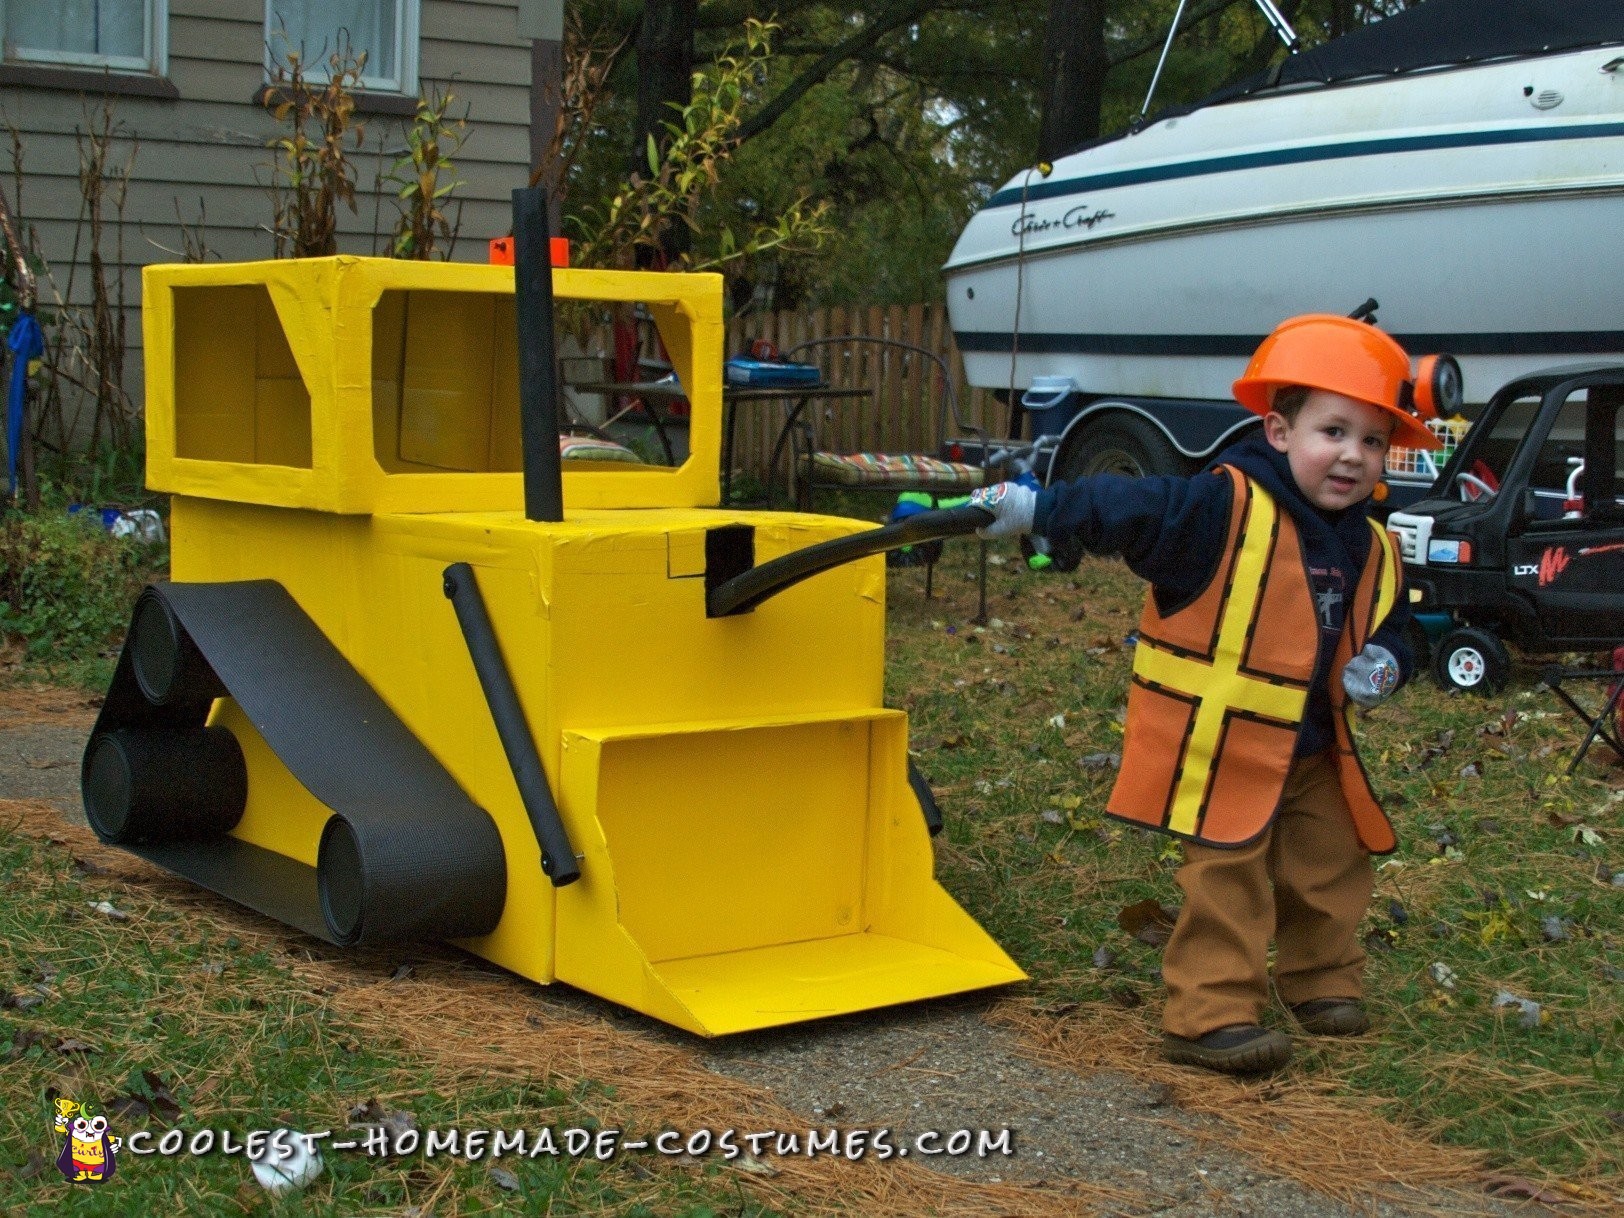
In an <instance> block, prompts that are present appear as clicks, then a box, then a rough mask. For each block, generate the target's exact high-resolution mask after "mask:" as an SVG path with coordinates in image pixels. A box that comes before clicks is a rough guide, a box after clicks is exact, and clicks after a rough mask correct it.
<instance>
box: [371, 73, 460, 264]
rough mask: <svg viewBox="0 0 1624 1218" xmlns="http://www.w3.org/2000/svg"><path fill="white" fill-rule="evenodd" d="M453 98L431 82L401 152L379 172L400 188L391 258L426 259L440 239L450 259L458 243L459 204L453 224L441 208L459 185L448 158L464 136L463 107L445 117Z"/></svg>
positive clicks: (433, 251)
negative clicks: (459, 113)
mask: <svg viewBox="0 0 1624 1218" xmlns="http://www.w3.org/2000/svg"><path fill="white" fill-rule="evenodd" d="M456 98H457V95H456V94H455V93H453V92H452V91H451V90H450V89H446V90H444V91H441V90H440V89H439V88H438V87H436V86H432V85H431V86H430V87H429V88H428V90H427V91H425V92H424V94H423V95H422V96H421V97H419V98H418V99H417V114H416V116H415V117H414V118H413V119H412V121H411V122H410V123H408V124H407V126H406V154H405V155H404V156H402V157H398V158H397V159H396V160H395V163H394V166H393V167H392V168H391V169H390V171H389V172H388V173H387V174H385V175H384V176H383V181H384V182H389V183H392V184H394V185H395V186H397V187H398V188H399V189H398V191H397V192H396V198H397V205H398V206H399V207H400V219H399V220H398V221H397V222H396V223H395V232H394V240H393V242H392V243H391V245H390V253H391V255H392V256H394V257H396V258H410V259H415V260H417V261H420V262H426V261H428V260H430V259H431V258H433V257H434V253H435V249H436V247H437V246H438V245H439V243H440V242H442V241H443V242H444V243H445V252H444V255H443V257H444V258H446V259H447V260H449V259H450V257H451V252H452V250H454V249H455V248H456V246H457V230H458V229H459V228H460V227H461V224H462V220H461V216H462V205H461V203H459V204H458V205H457V216H458V220H457V223H456V224H453V223H452V222H451V221H450V220H449V219H448V218H447V217H446V214H445V212H444V210H442V209H443V208H444V207H445V206H446V200H447V199H449V198H450V196H451V193H452V192H453V191H454V190H456V189H457V187H459V186H461V185H463V183H462V182H460V181H457V180H456V179H455V178H454V177H453V175H454V174H455V173H456V169H455V167H454V166H453V165H452V163H451V158H452V157H453V156H455V155H456V153H457V152H458V150H459V149H461V148H462V145H463V142H464V141H465V140H466V139H467V138H468V136H467V127H468V112H467V108H466V107H464V109H463V116H462V117H461V118H448V117H447V113H448V111H449V110H450V109H451V103H452V102H453V101H455V100H456ZM380 185H381V183H380Z"/></svg>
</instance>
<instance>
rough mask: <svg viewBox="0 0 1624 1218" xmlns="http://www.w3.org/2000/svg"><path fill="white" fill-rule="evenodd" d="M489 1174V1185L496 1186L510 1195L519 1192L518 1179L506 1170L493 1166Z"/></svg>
mask: <svg viewBox="0 0 1624 1218" xmlns="http://www.w3.org/2000/svg"><path fill="white" fill-rule="evenodd" d="M490 1172H491V1183H492V1184H494V1185H496V1187H497V1188H500V1189H505V1190H506V1191H508V1192H510V1193H516V1192H518V1191H519V1177H517V1176H515V1175H514V1174H513V1173H512V1172H510V1171H509V1170H508V1169H507V1168H505V1167H495V1166H493V1167H492V1168H491V1169H490Z"/></svg>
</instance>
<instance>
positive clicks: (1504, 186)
mask: <svg viewBox="0 0 1624 1218" xmlns="http://www.w3.org/2000/svg"><path fill="white" fill-rule="evenodd" d="M1610 54H1611V53H1610V52H1608V51H1607V50H1605V49H1597V50H1590V51H1585V52H1579V53H1573V54H1568V55H1562V56H1552V57H1548V58H1545V59H1539V60H1535V61H1531V62H1518V63H1512V64H1498V65H1488V66H1482V67H1476V68H1467V69H1456V70H1450V71H1444V72H1437V73H1430V74H1425V75H1424V76H1421V77H1418V78H1413V79H1402V80H1384V81H1378V82H1373V83H1368V84H1359V85H1351V86H1342V87H1339V88H1334V89H1332V88H1327V89H1321V90H1317V91H1313V92H1307V93H1301V94H1294V95H1291V96H1287V97H1274V98H1267V99H1260V100H1251V101H1246V102H1240V103H1230V104H1227V105H1220V106H1214V107H1211V108H1209V109H1208V110H1200V111H1196V112H1194V113H1192V114H1190V115H1186V116H1182V117H1180V118H1179V119H1176V120H1170V121H1169V122H1167V123H1162V124H1157V125H1156V126H1155V127H1152V128H1149V129H1147V130H1145V131H1144V132H1141V133H1140V134H1139V135H1137V136H1131V137H1127V138H1126V139H1123V140H1118V141H1113V142H1111V143H1109V144H1104V145H1100V146H1097V147H1094V148H1091V149H1087V150H1085V151H1083V152H1081V153H1078V154H1075V155H1074V156H1073V157H1070V158H1066V159H1065V160H1062V161H1061V162H1060V163H1058V164H1057V165H1056V167H1055V170H1054V172H1053V173H1052V174H1051V175H1049V176H1048V177H1047V178H1038V177H1037V176H1035V175H1025V176H1023V177H1021V178H1017V179H1015V180H1013V181H1012V182H1011V183H1010V185H1009V186H1007V187H1006V188H1005V189H1004V190H1002V191H1000V192H998V194H997V195H995V196H994V197H993V199H992V200H991V201H990V202H989V204H988V206H987V207H985V208H984V209H983V210H982V211H981V212H980V213H978V214H977V215H976V216H975V217H974V218H973V219H972V220H971V222H970V224H969V225H968V226H967V227H966V229H965V232H964V233H963V234H962V235H961V238H960V241H959V243H958V246H957V247H956V248H955V250H954V253H953V256H952V258H951V259H950V261H949V263H948V265H947V267H946V268H945V269H946V273H947V277H948V291H947V295H948V305H949V313H950V316H951V319H952V323H953V329H954V333H955V336H956V338H957V340H958V342H959V345H960V349H961V351H962V352H963V354H964V359H965V367H966V372H967V374H968V377H969V380H970V382H971V383H972V384H975V385H979V386H986V387H991V388H1010V387H1013V388H1014V389H1016V390H1017V391H1018V390H1020V389H1023V388H1024V387H1026V386H1028V385H1030V384H1031V383H1032V380H1033V378H1034V377H1037V376H1042V375H1050V376H1054V375H1062V376H1070V377H1072V378H1073V380H1074V381H1075V382H1076V383H1077V385H1078V387H1079V389H1080V390H1082V391H1083V392H1084V393H1087V394H1090V395H1132V396H1138V397H1170V398H1186V399H1190V398H1208V399H1214V398H1216V399H1223V398H1227V397H1228V396H1229V386H1230V382H1231V381H1233V380H1234V378H1235V377H1236V376H1238V375H1239V374H1240V372H1241V370H1242V368H1243V367H1244V366H1245V362H1246V359H1247V356H1248V355H1249V354H1250V353H1251V351H1252V349H1253V348H1254V347H1255V346H1256V345H1257V343H1258V341H1259V340H1260V339H1261V338H1262V337H1263V335H1265V334H1266V333H1268V331H1269V330H1270V329H1272V328H1273V326H1274V325H1275V324H1276V323H1277V322H1278V321H1280V320H1281V319H1282V318H1284V317H1289V316H1291V315H1293V314H1297V313H1304V312H1348V311H1351V310H1352V309H1354V308H1355V307H1357V306H1358V305H1359V304H1360V303H1361V302H1363V301H1364V300H1365V299H1367V298H1369V297H1375V298H1376V299H1377V300H1378V301H1379V302H1380V305H1381V309H1380V314H1379V317H1380V322H1381V324H1382V326H1383V328H1385V329H1387V330H1388V331H1389V332H1391V333H1393V334H1394V335H1395V336H1397V337H1398V338H1399V340H1400V341H1401V342H1403V343H1404V345H1405V346H1406V348H1408V349H1409V350H1411V351H1412V352H1414V353H1417V354H1420V353H1424V352H1427V351H1439V350H1443V351H1450V352H1452V353H1453V354H1455V355H1456V356H1457V357H1459V358H1460V360H1461V363H1462V367H1463V370H1464V373H1465V380H1466V392H1467V398H1468V400H1469V401H1477V402H1481V401H1484V400H1486V399H1487V398H1488V396H1489V395H1490V393H1492V392H1493V390H1494V389H1495V388H1496V387H1497V386H1499V385H1501V384H1503V383H1505V382H1506V381H1507V380H1509V379H1511V378H1512V377H1514V376H1519V375H1522V374H1524V373H1526V372H1528V371H1531V370H1533V369H1535V368H1538V367H1542V366H1546V365H1549V364H1551V363H1553V362H1562V361H1563V360H1567V359H1576V358H1585V359H1589V358H1595V357H1604V358H1611V359H1618V358H1624V303H1621V302H1620V299H1619V296H1618V293H1617V292H1616V290H1615V288H1614V285H1616V284H1617V283H1618V282H1620V277H1621V275H1624V242H1620V241H1619V240H1618V239H1617V237H1616V234H1617V233H1619V232H1620V231H1624V79H1619V78H1618V77H1619V75H1620V74H1619V72H1618V71H1616V70H1615V71H1612V72H1608V71H1598V68H1599V67H1600V66H1601V65H1602V64H1603V63H1604V62H1605V61H1607V60H1608V59H1609V57H1610ZM1529 81H1533V82H1534V83H1535V84H1541V83H1544V84H1546V85H1547V86H1548V87H1546V88H1543V89H1541V90H1540V91H1538V92H1536V93H1535V94H1534V95H1533V96H1534V98H1535V99H1536V100H1537V99H1540V98H1542V97H1543V98H1544V99H1545V100H1547V101H1548V100H1549V99H1550V97H1559V98H1560V100H1558V101H1556V102H1555V103H1554V104H1552V105H1551V106H1550V108H1549V110H1548V111H1541V110H1539V109H1538V108H1537V107H1536V106H1535V105H1534V103H1533V102H1532V101H1530V99H1529V96H1528V95H1526V94H1525V92H1524V88H1525V86H1527V82H1529ZM1400 119H1402V120H1403V124H1404V125H1402V126H1400V125H1398V122H1399V120H1400ZM1017 307H1018V309H1019V319H1020V324H1019V327H1018V336H1015V337H1012V334H1013V333H1014V331H1015V330H1016V327H1015V326H1014V325H1013V324H1012V323H1013V319H1014V318H1015V315H1016V311H1017ZM1012 348H1013V349H1014V358H1013V359H1012V357H1011V356H1012Z"/></svg>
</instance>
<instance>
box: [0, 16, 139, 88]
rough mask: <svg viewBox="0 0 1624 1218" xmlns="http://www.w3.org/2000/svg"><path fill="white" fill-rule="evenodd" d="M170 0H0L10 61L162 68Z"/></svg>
mask: <svg viewBox="0 0 1624 1218" xmlns="http://www.w3.org/2000/svg"><path fill="white" fill-rule="evenodd" d="M167 9H168V0H54V2H52V3H42V2H41V0H0V35H3V36H4V39H5V57H6V59H7V60H9V61H11V62H13V63H39V64H60V65H66V66H71V67H86V68H108V69H111V70H113V71H115V72H156V73H160V74H161V73H163V72H164V71H165V68H166V64H165V59H166V50H167V48H166V46H165V34H166V30H167V28H168V21H167V15H168V14H167Z"/></svg>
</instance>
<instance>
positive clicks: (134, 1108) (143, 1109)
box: [107, 1095, 152, 1125]
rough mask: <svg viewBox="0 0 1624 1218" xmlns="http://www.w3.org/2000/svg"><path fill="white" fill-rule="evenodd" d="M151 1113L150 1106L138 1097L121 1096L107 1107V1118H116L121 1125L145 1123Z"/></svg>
mask: <svg viewBox="0 0 1624 1218" xmlns="http://www.w3.org/2000/svg"><path fill="white" fill-rule="evenodd" d="M151 1112H152V1105H150V1104H148V1103H147V1102H146V1101H145V1100H144V1099H142V1098H141V1097H140V1096H139V1095H121V1096H119V1097H118V1098H117V1099H115V1100H113V1102H112V1103H110V1104H108V1105H107V1115H108V1117H109V1118H111V1117H117V1118H118V1120H119V1123H120V1124H121V1125H122V1124H126V1123H134V1122H138V1121H145V1120H146V1119H147V1117H148V1115H150V1114H151Z"/></svg>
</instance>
